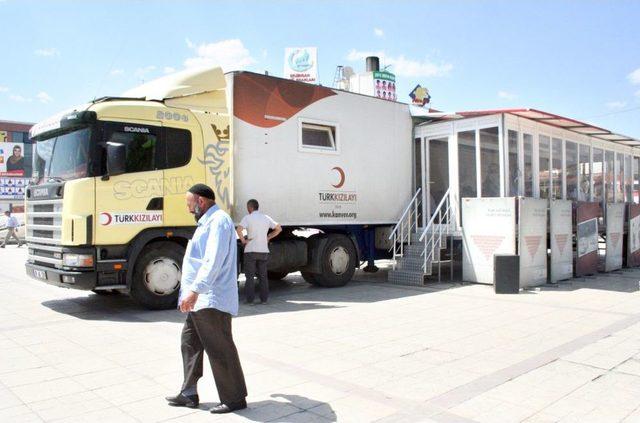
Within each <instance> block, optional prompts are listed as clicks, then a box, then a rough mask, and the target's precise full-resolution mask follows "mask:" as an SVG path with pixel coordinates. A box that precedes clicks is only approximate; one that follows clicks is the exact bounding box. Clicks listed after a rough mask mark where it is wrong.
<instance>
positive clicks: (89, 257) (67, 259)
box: [62, 254, 93, 267]
mask: <svg viewBox="0 0 640 423" xmlns="http://www.w3.org/2000/svg"><path fill="white" fill-rule="evenodd" d="M62 262H63V264H64V265H65V266H72V267H93V254H65V255H64V256H63V258H62Z"/></svg>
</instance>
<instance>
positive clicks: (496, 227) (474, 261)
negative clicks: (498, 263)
mask: <svg viewBox="0 0 640 423" xmlns="http://www.w3.org/2000/svg"><path fill="white" fill-rule="evenodd" d="M462 224H463V228H462V238H463V243H462V245H463V258H462V279H463V280H465V281H468V282H480V283H488V284H493V271H494V269H493V256H494V254H515V253H516V199H515V198H513V197H511V198H463V199H462Z"/></svg>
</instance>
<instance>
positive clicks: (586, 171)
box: [578, 144, 591, 201]
mask: <svg viewBox="0 0 640 423" xmlns="http://www.w3.org/2000/svg"><path fill="white" fill-rule="evenodd" d="M578 170H579V171H580V174H579V181H578V183H579V184H580V185H579V188H578V200H580V201H590V200H591V147H590V146H588V145H585V144H580V146H579V163H578Z"/></svg>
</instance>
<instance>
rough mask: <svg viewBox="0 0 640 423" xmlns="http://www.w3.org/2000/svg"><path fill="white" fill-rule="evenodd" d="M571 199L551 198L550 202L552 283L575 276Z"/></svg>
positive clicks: (550, 269)
mask: <svg viewBox="0 0 640 423" xmlns="http://www.w3.org/2000/svg"><path fill="white" fill-rule="evenodd" d="M572 207H573V205H572V203H571V201H570V200H551V202H550V203H549V219H550V223H549V227H550V229H551V263H550V267H549V271H550V272H551V274H550V277H549V280H550V282H552V283H555V282H558V281H561V280H565V279H570V278H571V277H572V276H573V246H572V237H573V220H572V219H573V217H572V213H573V211H572Z"/></svg>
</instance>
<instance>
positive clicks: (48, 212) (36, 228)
mask: <svg viewBox="0 0 640 423" xmlns="http://www.w3.org/2000/svg"><path fill="white" fill-rule="evenodd" d="M26 214H27V222H26V229H27V234H26V236H27V242H35V243H40V244H54V245H55V244H58V245H59V244H60V239H61V238H62V200H61V199H60V200H28V199H27V213H26Z"/></svg>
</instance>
